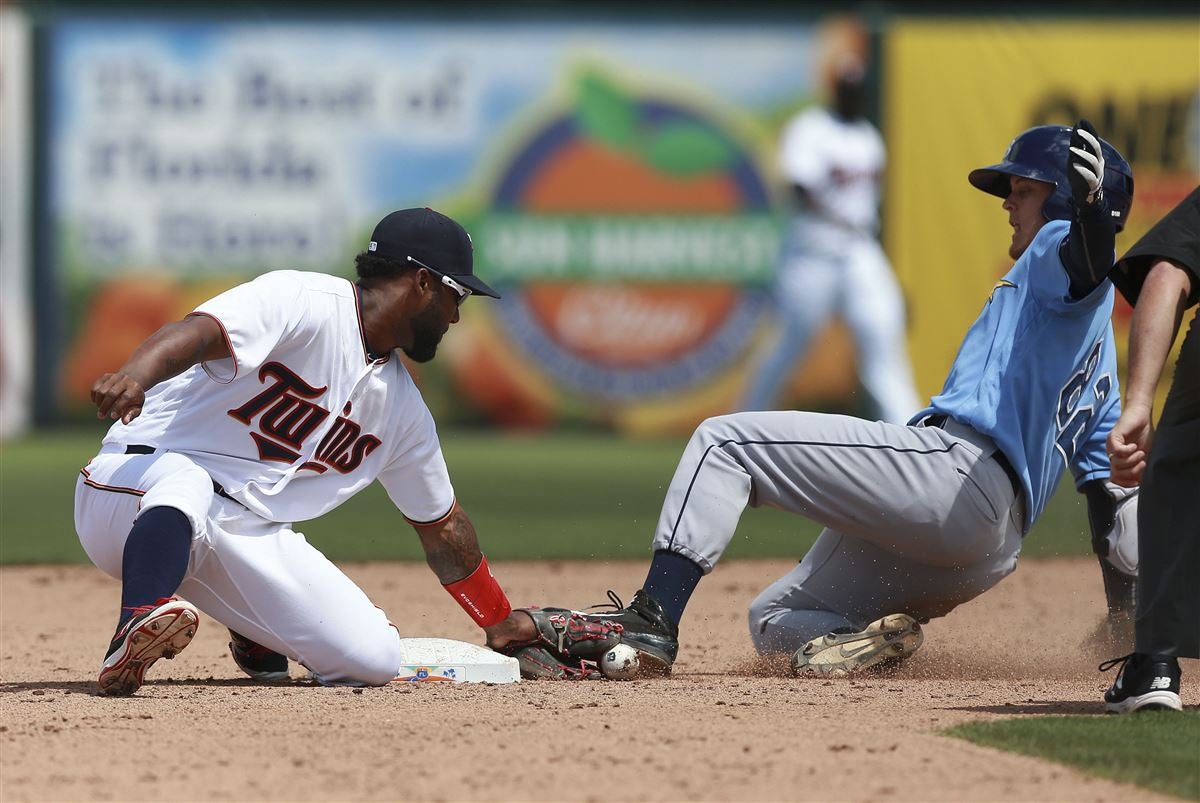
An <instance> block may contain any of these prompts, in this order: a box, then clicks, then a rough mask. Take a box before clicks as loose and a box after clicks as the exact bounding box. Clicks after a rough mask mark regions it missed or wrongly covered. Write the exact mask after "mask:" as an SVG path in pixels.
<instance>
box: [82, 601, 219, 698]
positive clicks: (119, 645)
mask: <svg viewBox="0 0 1200 803" xmlns="http://www.w3.org/2000/svg"><path fill="white" fill-rule="evenodd" d="M135 611H136V612H135V613H134V615H133V617H132V618H131V619H130V620H129V621H128V622H126V623H125V626H124V627H122V628H121V629H120V630H119V631H117V635H116V636H115V637H113V640H112V644H110V645H109V647H108V653H106V654H105V656H104V665H103V666H101V667H100V678H99V680H100V690H101V691H102V692H104V693H105V694H114V695H127V694H133V693H134V692H135V691H137V690H138V689H140V688H141V686H142V679H143V678H144V677H145V675H146V670H147V669H149V668H150V665H151V664H153V663H154V662H155V661H157V660H158V659H159V658H174V657H175V656H176V655H178V654H179V652H180V651H181V650H182V649H183V648H184V647H186V646H187V645H188V644H190V643H191V641H192V637H193V636H195V635H196V628H197V627H199V625H200V614H199V612H198V611H197V610H196V606H194V605H192V604H191V603H190V602H186V601H184V600H181V599H176V598H174V597H169V598H163V599H160V600H159V601H158V602H156V603H155V604H154V605H145V606H142V607H140V608H137V609H135Z"/></svg>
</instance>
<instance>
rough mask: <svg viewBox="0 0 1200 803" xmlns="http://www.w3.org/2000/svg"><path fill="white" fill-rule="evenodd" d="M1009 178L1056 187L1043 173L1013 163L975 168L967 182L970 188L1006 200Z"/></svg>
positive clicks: (1056, 184) (1056, 183)
mask: <svg viewBox="0 0 1200 803" xmlns="http://www.w3.org/2000/svg"><path fill="white" fill-rule="evenodd" d="M1009 176H1017V177H1018V178H1028V179H1033V180H1034V181H1043V182H1045V183H1047V184H1049V185H1050V186H1051V187H1056V186H1058V182H1057V181H1056V180H1055V177H1054V176H1051V175H1048V174H1047V173H1046V172H1045V171H1042V170H1037V169H1036V168H1032V167H1029V166H1028V165H1018V164H1014V163H1013V162H1000V163H999V164H994V165H988V166H987V167H977V168H975V169H974V170H972V171H971V172H970V173H968V174H967V181H969V182H971V186H972V187H975V188H976V189H979V190H983V191H984V192H986V193H988V194H989V195H995V196H996V197H997V198H1007V197H1008V194H1009V192H1011V190H1012V185H1011V182H1010V181H1009Z"/></svg>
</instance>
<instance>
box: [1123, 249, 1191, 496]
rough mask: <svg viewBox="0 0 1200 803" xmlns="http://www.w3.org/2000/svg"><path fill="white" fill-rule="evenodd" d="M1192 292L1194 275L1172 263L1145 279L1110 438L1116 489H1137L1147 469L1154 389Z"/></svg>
mask: <svg viewBox="0 0 1200 803" xmlns="http://www.w3.org/2000/svg"><path fill="white" fill-rule="evenodd" d="M1190 291H1191V278H1190V274H1189V273H1188V272H1187V271H1186V270H1184V269H1183V268H1181V267H1179V266H1178V265H1176V264H1175V263H1173V262H1171V261H1169V260H1160V261H1159V262H1157V263H1156V264H1155V265H1154V266H1153V267H1152V268H1151V269H1150V273H1149V274H1148V275H1147V276H1146V281H1145V284H1144V285H1143V287H1142V292H1141V295H1140V296H1139V298H1138V303H1137V306H1136V307H1135V308H1134V311H1133V320H1132V321H1131V323H1130V330H1129V377H1128V382H1127V383H1126V386H1125V388H1124V408H1123V409H1122V411H1121V417H1120V418H1119V419H1118V420H1117V423H1116V425H1115V426H1114V427H1113V429H1112V431H1111V432H1110V433H1109V434H1108V444H1107V446H1108V454H1109V460H1110V462H1111V464H1112V481H1113V482H1114V483H1116V484H1117V485H1123V486H1126V487H1132V486H1135V485H1138V484H1139V483H1140V482H1141V479H1142V474H1143V472H1145V470H1146V458H1147V456H1148V455H1149V454H1150V447H1151V444H1152V442H1153V438H1154V426H1153V423H1152V421H1151V413H1152V410H1153V406H1154V388H1155V386H1156V385H1157V384H1158V378H1159V376H1160V375H1161V374H1162V369H1163V365H1165V364H1166V360H1167V353H1168V352H1169V351H1170V349H1171V343H1172V341H1173V340H1174V335H1175V332H1177V331H1178V330H1179V324H1180V322H1181V320H1182V318H1183V311H1184V309H1186V308H1187V303H1188V295H1189V293H1190Z"/></svg>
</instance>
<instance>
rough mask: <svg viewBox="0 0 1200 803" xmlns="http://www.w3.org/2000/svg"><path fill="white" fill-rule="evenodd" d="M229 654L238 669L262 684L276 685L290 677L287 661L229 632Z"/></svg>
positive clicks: (285, 657) (265, 648) (283, 657)
mask: <svg viewBox="0 0 1200 803" xmlns="http://www.w3.org/2000/svg"><path fill="white" fill-rule="evenodd" d="M229 652H230V653H232V654H233V662H234V663H235V664H237V665H238V669H240V670H242V671H243V672H245V673H246V674H247V675H249V676H250V677H252V678H254V679H255V680H258V681H261V682H263V683H278V682H280V681H283V680H287V679H288V678H289V677H291V676H290V675H289V673H288V659H287V656H286V655H280V654H279V653H277V652H275V651H274V650H272V649H270V648H269V647H264V646H262V645H261V644H258V643H256V642H253V641H251V640H250V639H248V638H246V637H245V636H243V635H241V634H240V633H235V632H233V631H232V630H230V631H229Z"/></svg>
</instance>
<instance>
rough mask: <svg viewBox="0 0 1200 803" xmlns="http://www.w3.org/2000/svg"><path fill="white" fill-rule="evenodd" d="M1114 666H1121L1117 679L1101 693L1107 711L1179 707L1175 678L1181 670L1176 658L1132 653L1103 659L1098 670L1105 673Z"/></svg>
mask: <svg viewBox="0 0 1200 803" xmlns="http://www.w3.org/2000/svg"><path fill="white" fill-rule="evenodd" d="M1115 666H1120V667H1121V669H1120V671H1119V672H1117V679H1116V680H1114V681H1113V685H1112V686H1111V687H1110V688H1109V690H1108V691H1106V692H1105V693H1104V707H1105V709H1106V710H1107V711H1108V713H1110V714H1131V713H1133V712H1134V711H1154V710H1166V709H1169V710H1171V711H1182V710H1183V701H1182V700H1180V699H1179V679H1180V677H1181V676H1182V675H1183V672H1182V671H1181V670H1180V669H1179V660H1178V659H1177V658H1173V657H1170V656H1155V655H1146V654H1145V653H1140V652H1133V653H1130V654H1129V655H1125V656H1122V657H1121V658H1113V659H1112V660H1111V661H1105V662H1104V663H1102V664H1100V666H1099V669H1100V671H1101V672H1107V671H1108V670H1110V669H1112V668H1113V667H1115Z"/></svg>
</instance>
